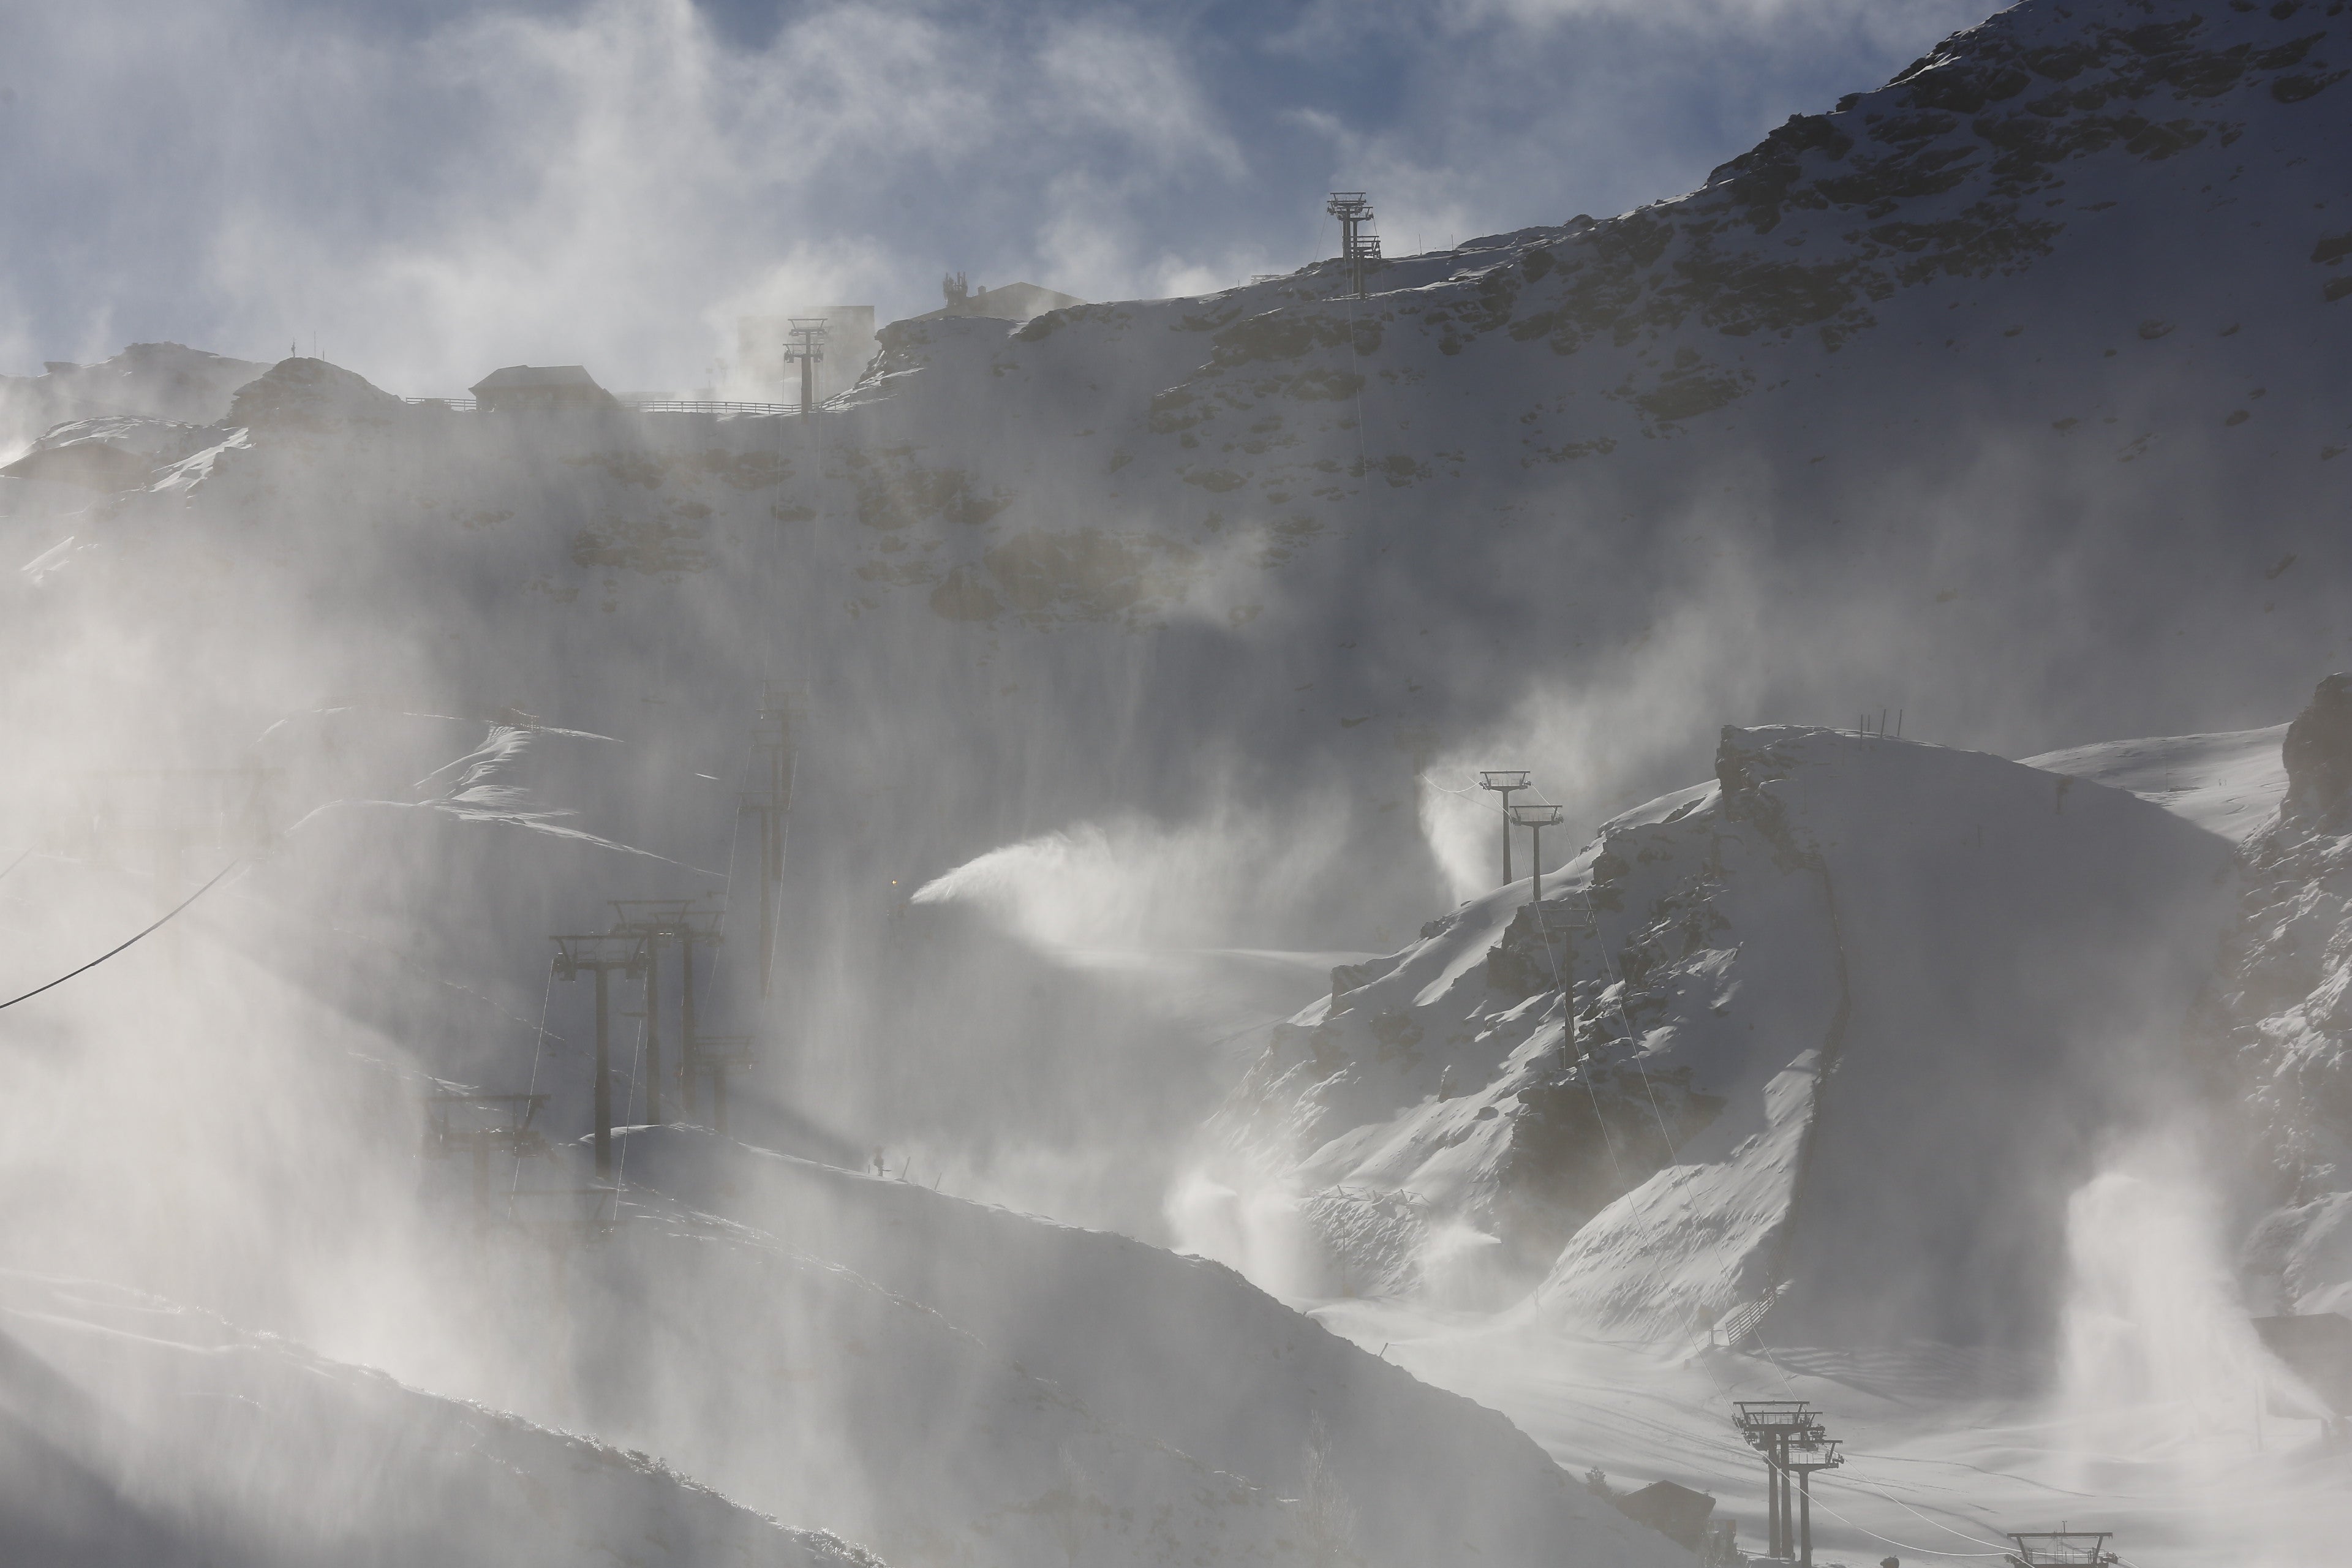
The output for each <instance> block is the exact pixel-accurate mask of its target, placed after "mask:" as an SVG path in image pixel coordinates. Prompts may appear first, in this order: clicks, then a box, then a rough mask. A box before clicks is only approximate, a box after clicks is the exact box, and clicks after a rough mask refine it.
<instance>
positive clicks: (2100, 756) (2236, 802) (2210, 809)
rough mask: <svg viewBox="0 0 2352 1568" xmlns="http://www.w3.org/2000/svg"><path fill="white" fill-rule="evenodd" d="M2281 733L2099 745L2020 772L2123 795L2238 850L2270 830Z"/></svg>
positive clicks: (2281, 771) (2050, 757)
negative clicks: (2108, 787)
mask: <svg viewBox="0 0 2352 1568" xmlns="http://www.w3.org/2000/svg"><path fill="white" fill-rule="evenodd" d="M2285 739H2286V726H2285V725H2284V724H2273V725H2272V726H2270V727H2269V728H2268V729H2263V730H2239V731H2233V732H2231V733H2229V734H2226V735H2169V736H2162V737H2158V738H2154V739H2148V740H2139V741H2103V742H2097V743H2095V744H2093V745H2088V746H2070V747H2068V748H2067V749H2066V750H2064V751H2062V752H2044V753H2042V755H2041V756H2038V757H2027V758H2026V759H2024V763H2025V765H2026V766H2027V767H2029V768H2040V769H2041V770H2042V772H2043V773H2065V774H2068V775H2070V776H2071V777H2074V778H2078V779H2086V780H2088V781H2089V782H2091V783H2092V784H2112V785H2113V786H2114V787H2116V789H2127V790H2129V791H2131V792H2132V793H2133V794H2134V795H2137V796H2139V797H2140V798H2141V799H2142V800H2147V801H2153V802H2155V803H2156V804H2157V805H2160V806H2162V807H2164V808H2165V810H2167V811H2169V812H2171V813H2172V814H2173V815H2175V816H2184V817H2187V818H2188V819H2189V821H2191V822H2193V823H2195V824H2196V825H2197V826H2200V827H2202V828H2204V829H2205V830H2206V831H2207V832H2209V833H2218V834H2220V835H2221V837H2224V838H2227V839H2229V840H2230V841H2231V843H2235V844H2242V843H2244V842H2245V841H2246V840H2247V839H2248V838H2250V837H2252V836H2253V835H2254V834H2255V833H2257V832H2259V831H2260V830H2261V829H2262V828H2263V827H2264V826H2267V825H2268V824H2269V822H2270V820H2271V818H2272V816H2273V815H2275V814H2276V812H2277V811H2278V806H2279V802H2280V800H2281V799H2283V798H2284V796H2285V795H2286V764H2285V763H2284V762H2282V761H2281V760H2280V758H2279V745H2280V742H2283V741H2284V740H2285Z"/></svg>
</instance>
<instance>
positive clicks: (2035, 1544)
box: [2001, 1527, 2119, 1568]
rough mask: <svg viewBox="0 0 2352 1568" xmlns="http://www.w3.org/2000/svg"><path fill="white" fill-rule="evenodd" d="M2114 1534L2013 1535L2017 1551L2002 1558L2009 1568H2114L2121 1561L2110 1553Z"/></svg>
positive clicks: (2047, 1532)
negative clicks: (2111, 1536)
mask: <svg viewBox="0 0 2352 1568" xmlns="http://www.w3.org/2000/svg"><path fill="white" fill-rule="evenodd" d="M2111 1534H2113V1531H2105V1530H2067V1529H2064V1528H2063V1527H2062V1528H2060V1529H2057V1530H2042V1531H2014V1530H2012V1531H2010V1532H2009V1538H2010V1540H2011V1541H2013V1542H2016V1543H2017V1550H2015V1551H2014V1552H2009V1553H2007V1554H2006V1555H2004V1556H2003V1557H2002V1558H2001V1561H2002V1562H2003V1563H2006V1564H2008V1568H2110V1565H2111V1564H2113V1563H2116V1562H2117V1561H2119V1559H2118V1558H2117V1557H2116V1554H2115V1553H2114V1552H2110V1551H2108V1550H2107V1540H2108V1537H2109V1536H2110V1535H2111Z"/></svg>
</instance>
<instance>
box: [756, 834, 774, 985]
mask: <svg viewBox="0 0 2352 1568" xmlns="http://www.w3.org/2000/svg"><path fill="white" fill-rule="evenodd" d="M774 799H775V797H774V796H773V795H770V796H769V798H768V800H767V801H765V802H762V803H760V804H758V805H753V806H752V808H751V809H752V810H754V811H756V812H758V813H759V814H760V952H761V956H762V957H763V958H764V957H765V955H766V954H768V953H771V952H774V951H775V950H776V880H775V878H774V876H773V875H772V873H771V871H770V869H769V868H771V867H772V866H773V865H775V863H776V812H775V806H774ZM760 994H761V996H762V997H764V996H766V995H767V994H768V975H767V971H766V968H765V965H764V964H763V965H762V967H761V973H760Z"/></svg>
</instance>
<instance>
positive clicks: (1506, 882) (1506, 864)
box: [1501, 790, 1512, 888]
mask: <svg viewBox="0 0 2352 1568" xmlns="http://www.w3.org/2000/svg"><path fill="white" fill-rule="evenodd" d="M1501 793H1502V796H1503V886H1505V887H1506V888H1507V887H1509V886H1510V885H1511V880H1512V878H1511V794H1512V792H1511V791H1509V790H1504V791H1503V792H1501Z"/></svg>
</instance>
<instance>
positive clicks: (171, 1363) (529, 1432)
mask: <svg viewBox="0 0 2352 1568" xmlns="http://www.w3.org/2000/svg"><path fill="white" fill-rule="evenodd" d="M0 1453H5V1456H6V1463H5V1465H0V1553H5V1556H6V1557H7V1559H8V1561H10V1562H11V1563H76V1564H89V1565H90V1568H98V1565H100V1564H105V1565H109V1568H111V1565H115V1564H121V1568H131V1565H133V1564H137V1565H141V1568H149V1565H154V1568H162V1565H165V1564H172V1565H177V1564H190V1565H194V1564H197V1563H228V1562H235V1563H253V1564H256V1565H264V1564H268V1565H276V1564H287V1565H289V1568H291V1565H293V1564H298V1563H319V1562H323V1561H330V1560H331V1561H335V1562H343V1563H378V1564H383V1565H386V1568H394V1565H397V1568H426V1565H428V1564H432V1565H439V1564H445V1563H446V1564H462V1563H484V1564H488V1563H514V1564H527V1563H547V1564H554V1563H578V1562H580V1561H582V1560H583V1558H588V1559H595V1560H609V1561H614V1562H621V1563H648V1562H658V1563H677V1564H681V1565H686V1564H711V1565H714V1568H722V1565H723V1568H754V1565H758V1568H772V1565H774V1564H780V1563H781V1564H787V1565H789V1568H856V1565H860V1564H867V1565H872V1564H876V1563H877V1559H875V1558H874V1557H872V1556H871V1555H869V1554H868V1553H866V1552H864V1551H862V1550H860V1549H858V1548H856V1547H853V1546H849V1545H845V1543H843V1542H841V1541H839V1540H837V1539H835V1537H833V1536H830V1535H825V1534H822V1533H816V1532H811V1531H795V1530H787V1529H785V1528H783V1527H782V1526H781V1525H778V1524H777V1523H776V1522H775V1521H773V1520H771V1519H767V1518H764V1517H762V1516H761V1515H759V1514H756V1513H753V1512H751V1510H748V1509H745V1508H742V1507H740V1506H739V1505H738V1504H736V1503H733V1502H730V1500H727V1499H726V1498H724V1497H721V1496H719V1494H718V1493H716V1492H713V1491H711V1490H709V1489H707V1488H704V1487H700V1486H698V1485H696V1484H694V1483H693V1482H691V1481H688V1480H686V1479H683V1478H681V1477H679V1476H677V1475H676V1474H674V1473H672V1472H671V1471H669V1470H668V1469H667V1468H664V1467H663V1466H661V1465H660V1464H658V1463H656V1462H655V1461H653V1460H650V1459H648V1458H646V1456H645V1455H643V1454H625V1453H622V1452H620V1451H618V1450H616V1449H614V1448H611V1447H604V1445H601V1444H598V1443H594V1442H591V1441H589V1440H587V1439H585V1438H582V1437H576V1436H565V1435H563V1434H560V1433H556V1432H550V1431H547V1430H545V1429H543V1428H541V1427H537V1426H531V1425H530V1424H529V1423H527V1422H524V1421H520V1420H518V1419H516V1418H515V1417H513V1416H511V1415H501V1414H499V1413H497V1412H495V1411H490V1410H485V1409H483V1408H481V1407H480V1406H478V1405H467V1404H462V1403H459V1402H457V1401H454V1400H448V1399H440V1398H436V1397H434V1396H432V1395H430V1394H424V1393H420V1392H419V1391H417V1390H415V1389H413V1388H408V1387H404V1386H403V1385H402V1384H398V1383H395V1382H394V1381H393V1380H392V1379H391V1378H389V1377H386V1376H384V1375H383V1373H377V1372H373V1371H369V1370H366V1369H362V1368H358V1367H352V1366H348V1365H343V1364H340V1363H334V1362H331V1361H328V1360H325V1359H323V1358H321V1357H320V1356H317V1355H314V1354H311V1353H310V1352H305V1351H303V1350H302V1349H300V1348H299V1347H298V1346H295V1345H292V1344H289V1343H287V1342H283V1341H279V1340H276V1339H271V1338H267V1337H256V1336H254V1335H251V1334H246V1333H240V1332H238V1331H236V1330H234V1329H232V1328H230V1327H229V1326H228V1325H226V1324H225V1323H222V1322H220V1321H218V1320H216V1319H212V1318H209V1317H207V1316H206V1315H205V1314H203V1313H200V1312H194V1311H191V1310H187V1309H185V1308H183V1307H179V1306H176V1305H174V1304H173V1303H171V1302H169V1301H165V1300H162V1299H160V1298H156V1297H152V1296H148V1295H145V1294H143V1293H141V1292H136V1291H130V1290H125V1289H120V1288H110V1287H107V1286H103V1285H99V1284H95V1283H92V1282H90V1281H88V1280H67V1279H44V1278H41V1277H38V1276H33V1275H25V1274H16V1273H8V1274H0Z"/></svg>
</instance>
